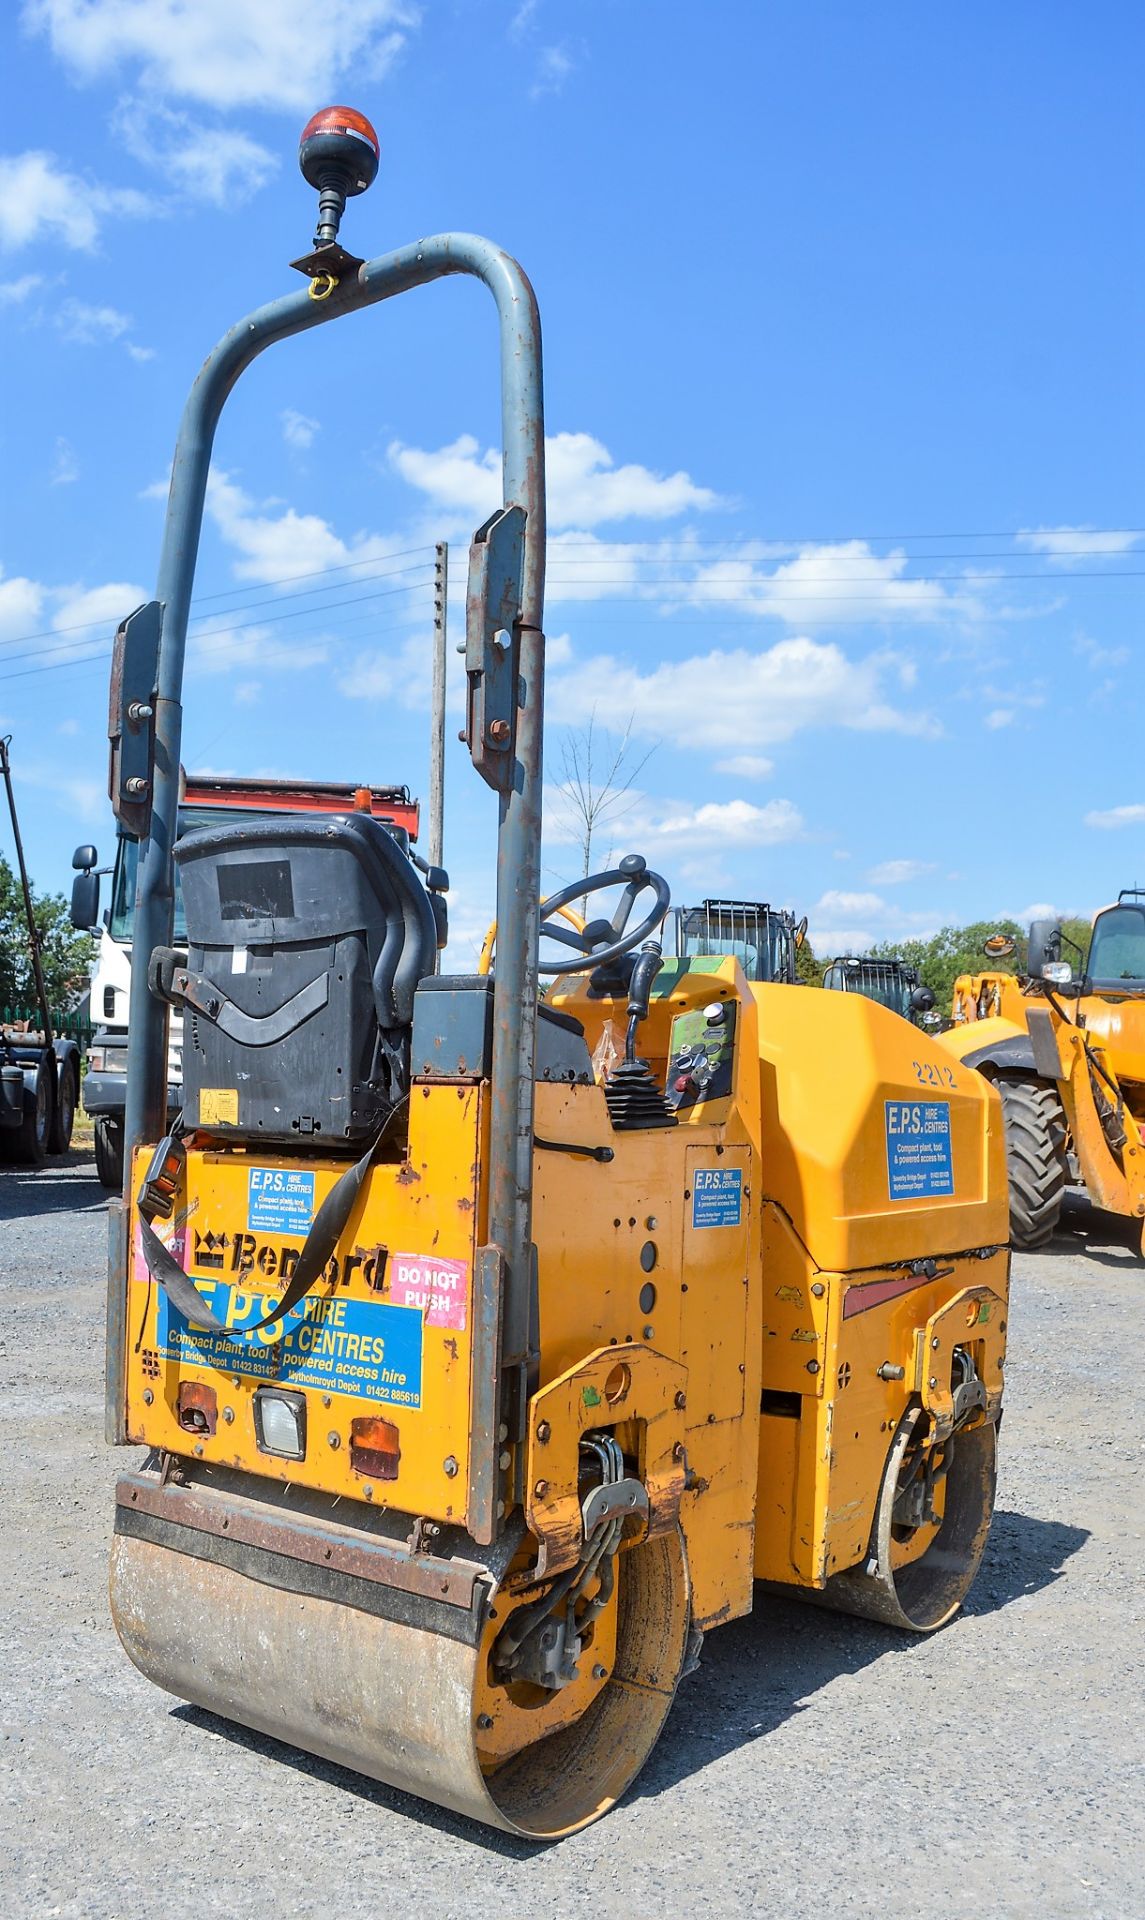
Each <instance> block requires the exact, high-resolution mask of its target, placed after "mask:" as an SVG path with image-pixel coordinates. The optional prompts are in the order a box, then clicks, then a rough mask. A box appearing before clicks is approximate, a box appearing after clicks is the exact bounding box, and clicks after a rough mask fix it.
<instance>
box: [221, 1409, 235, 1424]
mask: <svg viewBox="0 0 1145 1920" xmlns="http://www.w3.org/2000/svg"><path fill="white" fill-rule="evenodd" d="M234 1417H235V1410H234V1408H233V1407H224V1408H223V1419H224V1420H225V1421H226V1423H227V1425H228V1427H229V1426H230V1424H231V1422H232V1420H233V1419H234Z"/></svg>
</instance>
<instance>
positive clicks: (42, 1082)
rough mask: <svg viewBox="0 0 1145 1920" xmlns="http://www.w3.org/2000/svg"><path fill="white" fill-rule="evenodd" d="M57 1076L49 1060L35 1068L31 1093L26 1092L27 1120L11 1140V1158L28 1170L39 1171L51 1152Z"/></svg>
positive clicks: (25, 1113)
mask: <svg viewBox="0 0 1145 1920" xmlns="http://www.w3.org/2000/svg"><path fill="white" fill-rule="evenodd" d="M54 1080H55V1075H54V1074H53V1072H52V1069H51V1067H50V1066H49V1064H48V1062H47V1061H46V1060H41V1062H40V1064H39V1066H38V1067H37V1068H36V1083H35V1087H34V1088H33V1090H32V1092H31V1093H29V1092H28V1089H27V1087H25V1088H24V1118H23V1120H22V1121H21V1122H20V1127H19V1131H18V1132H17V1133H15V1134H14V1135H13V1137H12V1142H11V1148H10V1151H11V1156H12V1159H13V1160H16V1161H18V1162H19V1163H20V1164H21V1165H22V1166H25V1167H38V1166H39V1165H40V1162H41V1161H42V1160H43V1159H44V1158H45V1156H46V1154H47V1151H48V1142H49V1140H50V1139H51V1137H52V1122H53V1117H54V1114H55V1107H56V1102H55V1091H56V1090H55V1086H54V1084H53V1083H54Z"/></svg>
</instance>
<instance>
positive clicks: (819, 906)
mask: <svg viewBox="0 0 1145 1920" xmlns="http://www.w3.org/2000/svg"><path fill="white" fill-rule="evenodd" d="M886 911H887V903H886V901H885V900H884V899H882V898H881V897H880V895H879V894H877V893H843V892H840V891H839V890H838V889H837V888H834V887H828V889H827V891H826V893H824V894H822V895H821V896H820V898H819V899H818V900H817V901H816V902H815V905H814V906H813V907H812V909H811V916H812V918H814V919H824V920H830V919H831V918H832V916H840V915H842V916H846V915H851V916H852V917H854V916H857V917H859V918H862V919H864V920H870V919H875V918H879V917H881V916H882V915H883V914H885V913H886Z"/></svg>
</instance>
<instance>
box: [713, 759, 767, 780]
mask: <svg viewBox="0 0 1145 1920" xmlns="http://www.w3.org/2000/svg"><path fill="white" fill-rule="evenodd" d="M716 772H717V773H730V774H732V775H733V776H734V777H735V778H736V779H737V780H766V779H768V778H769V776H770V775H771V774H773V773H774V772H775V761H774V760H768V759H766V758H765V756H764V755H763V754H762V753H733V754H731V755H730V756H729V758H728V759H726V760H717V761H716Z"/></svg>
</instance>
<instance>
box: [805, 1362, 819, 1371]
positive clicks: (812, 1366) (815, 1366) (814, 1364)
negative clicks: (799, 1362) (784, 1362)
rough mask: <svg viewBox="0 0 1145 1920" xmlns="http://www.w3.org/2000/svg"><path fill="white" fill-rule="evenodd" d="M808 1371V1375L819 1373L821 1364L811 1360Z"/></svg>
mask: <svg viewBox="0 0 1145 1920" xmlns="http://www.w3.org/2000/svg"><path fill="white" fill-rule="evenodd" d="M807 1371H808V1373H818V1371H819V1362H818V1360H809V1361H808V1362H807Z"/></svg>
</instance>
